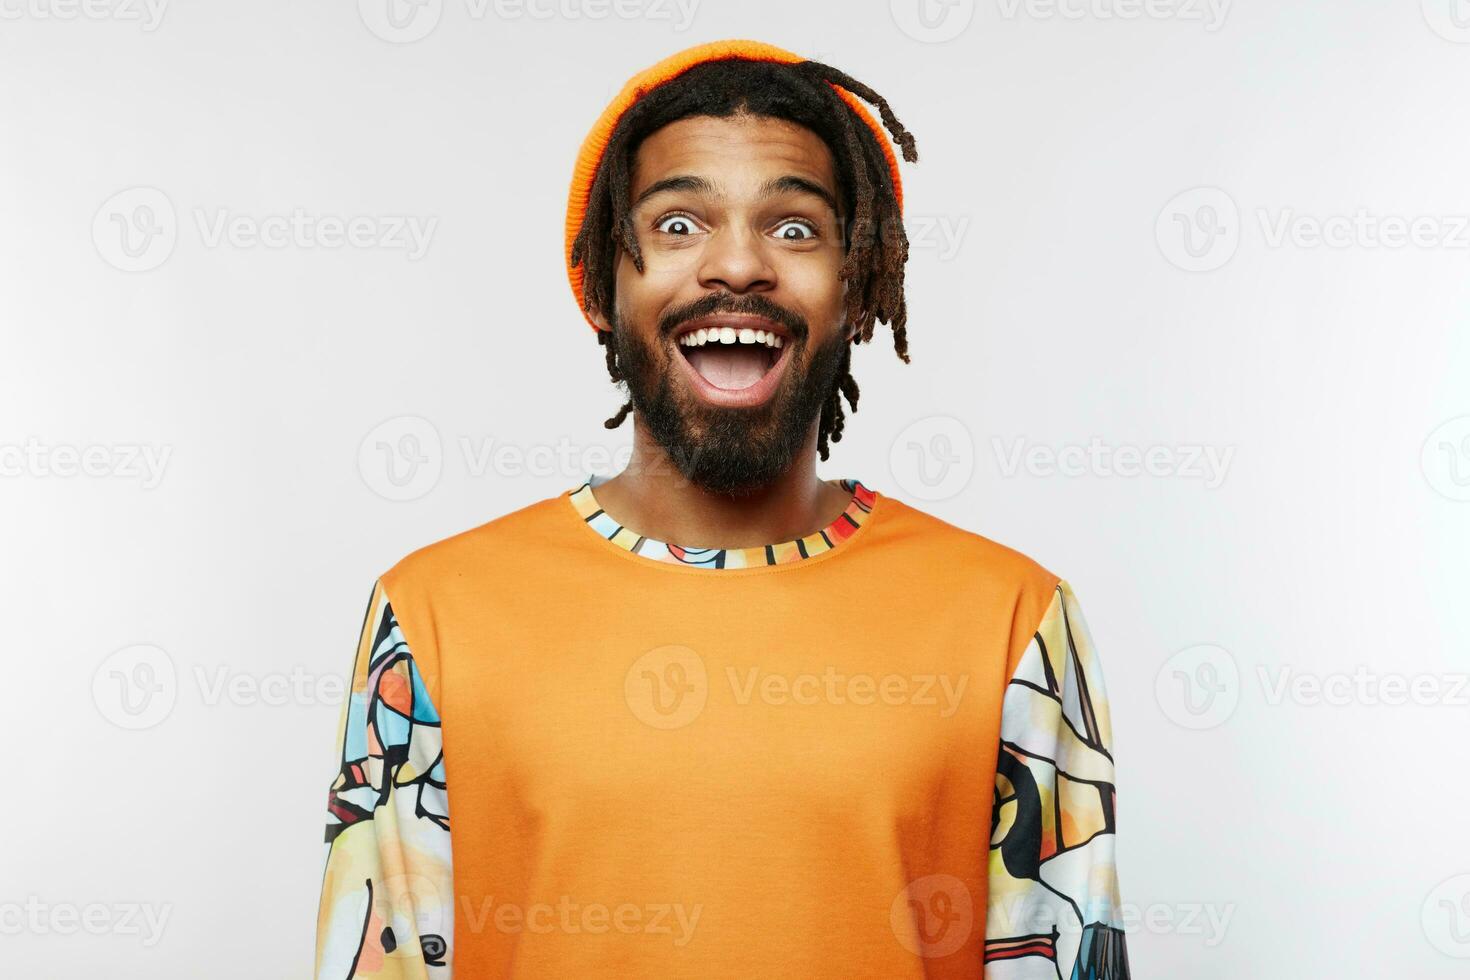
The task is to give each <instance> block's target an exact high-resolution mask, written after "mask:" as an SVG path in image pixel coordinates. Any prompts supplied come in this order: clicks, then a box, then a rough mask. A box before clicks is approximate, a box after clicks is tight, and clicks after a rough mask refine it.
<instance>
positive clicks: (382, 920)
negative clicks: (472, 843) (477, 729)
mask: <svg viewBox="0 0 1470 980" xmlns="http://www.w3.org/2000/svg"><path fill="white" fill-rule="evenodd" d="M339 732H340V734H339V738H338V746H339V748H340V754H339V757H340V761H341V770H340V771H339V773H338V774H337V777H336V779H335V780H334V782H333V783H332V787H331V791H330V793H329V794H328V800H327V809H328V817H327V830H326V845H327V853H326V868H325V873H324V875H323V880H322V894H321V904H320V907H319V910H318V918H317V946H316V969H315V973H314V976H315V977H316V978H317V980H348V978H356V977H376V978H387V977H393V978H399V977H403V978H407V977H414V978H429V980H434V978H440V980H443V978H448V977H449V975H450V965H451V945H452V943H453V941H454V918H453V916H454V899H453V879H452V875H451V849H450V837H449V808H448V795H447V792H446V788H445V779H444V751H443V741H442V738H441V729H440V725H439V713H438V711H437V710H436V709H435V707H434V704H433V702H432V701H431V700H430V698H429V694H428V691H427V690H426V688H425V685H424V681H423V678H422V676H421V675H420V674H419V670H418V666H417V665H416V664H415V663H414V659H413V654H412V653H411V652H410V651H409V649H408V643H407V641H406V640H405V639H404V637H403V633H402V631H401V630H400V629H399V626H398V620H397V619H396V618H395V617H394V615H393V607H392V606H391V605H390V604H389V602H388V596H387V594H386V593H385V592H384V590H383V586H382V583H381V582H378V583H375V584H374V587H373V593H372V598H371V600H370V601H369V604H368V611H367V617H366V619H365V621H364V623H363V630H362V637H361V639H360V640H359V643H358V649H357V656H356V659H355V661H354V664H353V672H352V684H351V687H350V689H349V691H348V697H347V701H346V703H345V704H344V705H343V708H342V712H341V715H340V723H339Z"/></svg>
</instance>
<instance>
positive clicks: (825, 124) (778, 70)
mask: <svg viewBox="0 0 1470 980" xmlns="http://www.w3.org/2000/svg"><path fill="white" fill-rule="evenodd" d="M833 85H838V86H841V87H842V88H844V89H846V90H847V91H848V92H850V93H852V94H853V95H855V96H857V97H858V98H860V99H862V100H864V101H865V102H868V103H869V104H871V105H873V106H875V107H876V108H877V110H878V113H879V115H880V116H881V118H882V120H883V125H884V127H885V128H886V129H887V130H888V132H889V133H890V134H892V136H893V139H894V141H895V142H897V143H898V146H899V148H900V150H901V151H902V154H903V158H904V159H905V160H907V161H908V162H910V163H914V162H917V161H918V159H919V151H918V148H917V147H916V146H915V143H914V137H913V135H912V134H910V133H909V131H908V130H907V129H905V128H904V126H903V124H902V123H901V122H899V121H898V117H897V116H895V115H894V114H893V110H892V109H890V108H889V106H888V102H887V101H886V100H885V99H884V98H883V97H882V96H881V95H879V94H878V93H877V92H875V91H873V90H872V89H870V88H869V87H868V86H866V85H864V84H863V83H862V82H859V81H858V80H857V79H855V78H852V77H851V76H850V75H847V74H845V73H844V72H841V71H839V70H837V69H836V68H833V67H831V66H830V65H824V64H821V63H820V62H816V61H803V62H799V63H796V64H782V63H776V62H769V61H750V60H745V59H726V60H721V61H710V62H703V63H701V64H698V65H695V66H694V67H692V68H690V69H689V70H687V71H685V72H683V73H682V74H680V75H679V76H678V77H677V78H674V79H671V80H670V81H668V82H665V83H664V84H662V85H660V86H658V87H657V88H655V89H654V90H653V91H652V92H649V93H648V94H647V95H645V96H643V97H642V98H641V99H639V100H638V101H637V102H635V103H633V105H632V106H631V107H630V108H629V109H628V110H627V111H626V112H625V113H623V115H622V117H621V118H620V119H619V121H618V124H617V126H616V127H615V128H614V129H613V132H612V134H611V136H610V137H609V139H608V143H607V148H606V150H605V151H604V152H603V156H602V159H601V162H600V163H599V164H598V168H597V174H596V176H595V178H594V179H593V182H592V188H591V196H590V198H589V200H588V203H587V211H586V216H585V217H584V218H583V220H582V226H581V228H580V229H578V232H577V237H576V239H575V240H574V242H573V244H572V256H571V261H572V264H573V265H578V264H580V265H582V267H583V275H584V279H583V282H584V284H585V285H584V296H585V300H584V304H585V308H586V310H587V312H588V313H596V312H598V311H612V310H613V286H614V271H615V269H616V264H617V251H618V249H619V248H621V249H622V250H623V251H625V252H627V253H628V256H629V257H630V258H631V259H632V260H633V264H634V267H635V268H637V270H638V271H639V272H640V273H641V272H642V271H643V255H642V252H641V250H640V249H639V247H638V240H637V236H636V233H635V230H634V227H633V220H632V216H631V214H630V213H629V202H628V196H629V177H630V175H631V173H632V169H633V160H634V155H635V154H636V153H637V150H638V146H639V145H640V144H641V143H642V142H643V140H644V139H645V138H647V137H648V136H649V135H650V134H652V133H653V132H655V131H656V130H658V129H660V128H662V127H664V126H666V125H668V124H669V123H672V122H675V121H677V120H679V119H683V118H685V117H687V116H700V115H703V116H716V117H727V116H732V115H735V114H736V113H740V112H746V113H750V114H753V115H757V116H771V117H774V118H778V119H784V120H786V121H788V122H793V123H796V124H798V125H801V126H804V127H806V128H807V129H810V130H812V131H813V132H814V133H816V134H817V135H818V136H819V137H821V139H822V140H823V141H824V142H825V143H826V144H827V147H828V148H829V149H830V151H831V153H832V156H833V160H834V162H835V164H836V170H837V180H838V185H839V190H840V194H841V198H842V205H843V214H844V215H847V216H850V220H847V221H844V222H843V246H844V249H845V252H846V256H845V258H844V260H843V263H842V266H841V268H840V269H839V270H838V277H839V278H840V279H842V280H843V281H844V282H846V283H847V294H846V310H845V322H846V323H847V324H848V325H850V326H852V327H853V328H854V330H853V335H852V338H851V341H850V343H848V344H847V345H846V346H845V347H844V349H843V353H842V361H841V364H840V366H839V373H838V376H837V379H836V381H835V382H834V384H833V387H832V390H831V391H830V392H828V394H827V397H826V398H825V399H824V400H823V402H822V415H821V421H820V423H819V427H818V433H817V452H818V454H819V455H820V457H821V458H822V459H823V460H826V459H827V455H828V447H827V444H828V439H829V438H830V440H831V441H832V442H839V441H841V439H842V429H843V422H844V414H843V411H842V403H841V400H840V398H839V395H841V396H845V397H846V398H847V403H848V405H849V407H851V409H852V410H853V411H854V412H855V411H857V402H858V385H857V382H856V381H855V380H853V377H852V371H851V362H852V345H853V344H859V343H866V342H868V341H870V340H871V339H872V337H873V330H874V324H875V323H887V324H889V325H890V327H891V328H892V330H893V347H894V350H895V351H896V352H897V354H898V356H899V359H900V360H902V361H903V362H904V363H905V364H907V363H908V362H909V354H908V331H907V324H908V311H907V306H906V304H905V302H904V295H903V276H904V263H905V262H906V261H907V259H908V251H909V243H908V236H907V235H906V234H905V233H904V229H903V222H902V220H901V216H900V213H899V206H898V199H897V197H896V196H895V195H894V189H893V181H892V179H891V178H890V175H889V171H888V163H887V160H886V158H885V157H884V154H883V149H882V147H881V146H879V144H878V141H877V140H876V139H875V138H874V135H873V131H872V130H871V129H869V127H868V126H867V124H866V123H864V122H863V120H861V119H860V118H858V116H857V115H856V114H855V113H854V112H853V111H852V110H851V109H850V108H849V107H848V105H847V104H846V103H845V102H843V100H842V99H841V98H840V97H839V96H838V95H837V93H836V92H834V91H833V89H832V86H833ZM609 341H610V336H609V332H608V331H605V330H599V331H598V332H597V342H598V343H599V344H602V345H603V347H604V348H606V357H607V371H608V375H609V376H610V377H611V378H612V380H613V382H614V383H620V382H622V381H623V380H624V376H623V372H622V370H621V368H620V366H619V365H618V361H617V351H616V349H615V348H616V345H615V344H612V343H610V342H609ZM632 410H633V402H632V401H631V399H630V400H629V401H628V402H626V403H625V404H624V405H623V406H622V407H621V408H620V409H619V410H618V412H617V414H615V415H614V416H613V417H612V418H609V419H608V420H606V421H605V422H604V423H603V425H604V426H605V427H606V428H609V429H615V428H617V427H618V426H620V425H622V423H623V420H624V419H625V418H627V416H628V413H629V412H631V411H632Z"/></svg>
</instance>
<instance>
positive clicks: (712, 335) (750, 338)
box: [679, 327, 785, 348]
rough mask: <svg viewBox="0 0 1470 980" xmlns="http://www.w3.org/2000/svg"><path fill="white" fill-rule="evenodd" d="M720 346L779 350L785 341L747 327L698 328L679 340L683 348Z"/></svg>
mask: <svg viewBox="0 0 1470 980" xmlns="http://www.w3.org/2000/svg"><path fill="white" fill-rule="evenodd" d="M715 342H718V343H721V344H765V345H766V346H767V347H776V348H779V347H780V346H781V345H782V344H783V343H785V341H784V340H783V339H782V338H781V335H780V334H777V333H767V332H766V331H764V330H752V329H751V328H749V327H740V328H738V329H737V328H735V327H700V328H699V329H698V330H691V331H689V332H688V333H686V334H684V335H683V336H682V337H680V338H679V343H680V344H682V345H683V346H685V347H699V346H701V345H703V344H708V343H715Z"/></svg>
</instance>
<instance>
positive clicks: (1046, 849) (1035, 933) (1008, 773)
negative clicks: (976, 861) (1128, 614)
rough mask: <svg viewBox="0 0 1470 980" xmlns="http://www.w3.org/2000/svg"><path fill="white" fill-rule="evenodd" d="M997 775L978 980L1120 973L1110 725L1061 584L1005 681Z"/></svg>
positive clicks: (1064, 979) (1115, 977)
mask: <svg viewBox="0 0 1470 980" xmlns="http://www.w3.org/2000/svg"><path fill="white" fill-rule="evenodd" d="M995 783H996V788H995V808H994V813H993V815H992V817H991V838H990V871H989V875H988V880H989V889H990V896H989V908H988V910H987V917H986V932H985V978H986V980H1128V977H1129V972H1128V953H1127V948H1126V945H1125V943H1124V933H1123V922H1122V918H1121V910H1120V908H1119V905H1120V904H1121V903H1120V901H1119V893H1118V877H1117V869H1116V866H1115V864H1114V844H1115V843H1116V823H1117V821H1116V811H1115V791H1114V777H1113V756H1112V726H1111V723H1110V721H1109V716H1108V703H1107V696H1106V693H1105V692H1104V690H1103V677H1102V669H1101V667H1100V665H1099V663H1098V660H1097V656H1096V653H1095V651H1094V648H1093V645H1092V638H1091V636H1090V635H1089V633H1088V630H1087V625H1086V623H1085V622H1084V620H1083V618H1082V611H1081V608H1080V607H1079V606H1078V604H1077V599H1076V597H1075V596H1074V595H1073V594H1072V590H1071V587H1070V586H1069V585H1068V584H1067V583H1066V582H1061V583H1059V584H1058V585H1057V589H1056V592H1055V594H1054V595H1053V597H1052V601H1051V604H1050V606H1049V607H1048V608H1047V611H1046V614H1045V615H1044V616H1043V617H1042V620H1041V623H1040V625H1039V626H1038V628H1037V631H1036V635H1035V636H1034V637H1033V638H1032V640H1031V642H1030V644H1029V645H1028V646H1027V649H1026V651H1025V653H1024V654H1023V655H1022V657H1021V660H1020V662H1019V663H1018V664H1017V665H1016V670H1015V673H1014V674H1013V675H1012V678H1011V680H1010V683H1009V684H1008V685H1007V686H1006V692H1005V701H1004V704H1003V707H1002V712H1001V745H1000V757H999V762H998V764H997V767H996V776H995Z"/></svg>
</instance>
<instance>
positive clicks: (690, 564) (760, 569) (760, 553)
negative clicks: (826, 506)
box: [561, 474, 881, 576]
mask: <svg viewBox="0 0 1470 980" xmlns="http://www.w3.org/2000/svg"><path fill="white" fill-rule="evenodd" d="M609 479H611V477H608V476H603V475H598V474H589V475H588V477H587V479H586V480H584V481H583V482H582V484H581V485H580V486H577V487H573V488H571V489H569V490H567V491H565V492H563V493H562V495H561V496H562V498H563V499H564V500H566V501H568V503H569V505H570V507H571V510H572V513H573V515H574V516H575V518H576V520H577V522H578V523H579V524H581V525H582V527H583V528H584V529H585V530H586V531H587V532H589V533H591V534H592V535H593V536H594V537H595V539H596V540H597V541H599V542H600V543H601V544H602V545H603V546H604V547H606V548H608V549H610V550H611V551H612V552H614V553H615V554H617V555H619V556H621V557H623V558H625V559H627V560H630V561H633V562H636V563H638V564H639V565H642V566H645V567H648V568H661V569H665V570H669V571H674V572H680V573H687V574H709V573H716V572H717V573H722V574H723V576H736V575H752V574H761V573H769V572H779V571H784V570H786V569H791V568H802V567H806V566H809V565H812V564H815V563H820V562H822V561H825V560H826V559H828V558H830V557H832V556H834V555H838V554H843V553H846V552H847V551H849V550H851V545H852V544H853V539H854V538H856V537H859V536H860V535H861V534H862V533H863V531H864V530H866V529H867V528H868V526H869V525H871V524H872V523H873V520H874V517H875V516H876V512H877V509H878V506H879V502H880V499H881V495H880V494H879V493H878V492H877V491H875V490H873V489H871V488H870V487H867V486H865V485H864V484H863V483H862V482H861V481H860V480H857V479H855V478H850V477H844V478H841V479H837V480H827V481H824V482H827V483H832V484H836V485H837V486H840V487H841V488H842V489H844V490H846V491H848V492H849V493H850V494H851V496H850V497H849V499H848V503H847V507H846V508H844V509H843V511H842V513H841V514H839V515H837V517H836V518H835V519H833V520H832V521H831V522H829V523H828V524H827V525H826V526H824V527H822V528H820V529H819V530H817V531H814V532H812V533H811V534H808V535H806V536H804V537H801V538H795V539H791V540H788V541H781V542H777V543H774V544H767V545H756V546H754V547H749V548H690V547H684V546H679V545H671V544H669V543H668V542H664V541H660V540H658V539H656V538H651V537H649V536H647V535H642V534H639V533H638V532H637V531H634V530H632V529H631V528H628V527H626V526H624V525H623V524H622V523H621V522H619V521H618V520H617V518H615V517H613V516H612V515H611V514H609V513H607V511H605V510H603V509H602V505H601V503H600V502H599V501H598V499H597V495H596V488H597V487H598V486H599V485H601V484H602V483H605V482H606V481H607V480H609Z"/></svg>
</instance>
